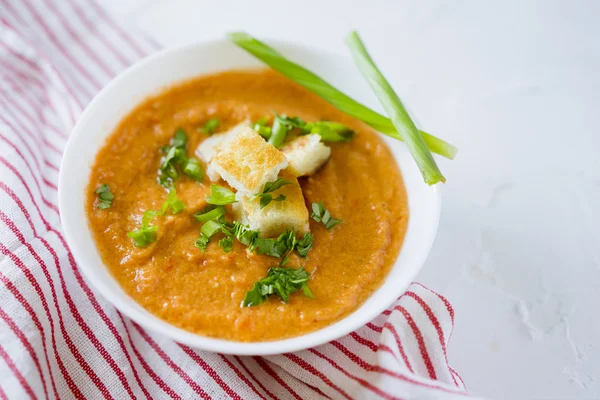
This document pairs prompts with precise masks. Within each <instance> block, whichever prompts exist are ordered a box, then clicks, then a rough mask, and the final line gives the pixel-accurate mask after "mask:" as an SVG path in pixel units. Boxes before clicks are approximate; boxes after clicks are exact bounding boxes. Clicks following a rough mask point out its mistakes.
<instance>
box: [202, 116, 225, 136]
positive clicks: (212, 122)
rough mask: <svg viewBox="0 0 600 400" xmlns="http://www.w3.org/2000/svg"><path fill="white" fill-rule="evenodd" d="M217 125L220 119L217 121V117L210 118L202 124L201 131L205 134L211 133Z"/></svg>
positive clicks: (219, 123)
mask: <svg viewBox="0 0 600 400" xmlns="http://www.w3.org/2000/svg"><path fill="white" fill-rule="evenodd" d="M219 125H221V121H219V119H218V118H211V119H209V120H208V121H206V123H205V124H204V127H203V128H202V132H204V133H206V134H207V135H212V134H213V133H214V132H215V129H217V128H218V127H219Z"/></svg>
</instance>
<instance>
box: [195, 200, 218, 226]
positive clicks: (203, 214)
mask: <svg viewBox="0 0 600 400" xmlns="http://www.w3.org/2000/svg"><path fill="white" fill-rule="evenodd" d="M222 215H225V207H223V206H215V205H213V204H211V205H208V206H206V207H204V208H203V209H202V210H200V211H198V212H197V213H195V214H194V218H196V221H198V222H206V221H210V220H213V219H217V218H219V217H220V216H222Z"/></svg>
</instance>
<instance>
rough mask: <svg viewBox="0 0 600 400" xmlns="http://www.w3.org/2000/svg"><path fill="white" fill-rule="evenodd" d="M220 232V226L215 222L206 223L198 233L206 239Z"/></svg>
mask: <svg viewBox="0 0 600 400" xmlns="http://www.w3.org/2000/svg"><path fill="white" fill-rule="evenodd" d="M220 230H221V224H219V223H218V222H216V221H212V220H211V221H206V222H205V223H204V225H202V229H201V230H200V233H202V234H203V235H204V236H206V237H207V238H209V239H210V238H211V237H213V236H214V235H215V234H216V233H218V232H219V231H220Z"/></svg>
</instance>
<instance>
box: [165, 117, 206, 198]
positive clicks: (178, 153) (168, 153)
mask: <svg viewBox="0 0 600 400" xmlns="http://www.w3.org/2000/svg"><path fill="white" fill-rule="evenodd" d="M187 142H188V138H187V134H186V133H185V131H184V130H183V129H181V128H178V129H177V131H176V132H175V136H173V138H172V139H171V142H170V143H169V145H168V146H163V147H162V149H161V150H162V152H163V153H165V156H164V157H163V158H162V160H161V162H160V169H159V171H158V182H159V183H160V184H161V185H163V186H165V187H169V186H171V185H172V184H173V182H174V181H175V180H177V179H178V178H179V171H178V169H181V172H182V173H183V174H185V175H187V176H189V177H191V178H193V179H194V180H196V181H201V180H203V179H204V170H203V169H202V167H201V166H200V163H199V162H198V160H197V159H195V158H188V157H187V156H186V153H185V148H186V146H187Z"/></svg>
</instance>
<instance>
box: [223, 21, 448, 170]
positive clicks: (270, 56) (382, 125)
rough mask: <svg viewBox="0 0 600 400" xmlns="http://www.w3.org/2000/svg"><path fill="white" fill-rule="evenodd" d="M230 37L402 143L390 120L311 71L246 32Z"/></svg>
mask: <svg viewBox="0 0 600 400" xmlns="http://www.w3.org/2000/svg"><path fill="white" fill-rule="evenodd" d="M228 36H229V39H230V40H231V41H233V42H234V43H235V44H236V45H238V46H240V47H241V48H243V49H244V50H246V51H247V52H249V53H250V54H252V55H253V56H255V57H256V58H258V59H259V60H261V61H262V62H264V63H265V64H267V65H268V66H270V67H271V68H273V69H274V70H276V71H278V72H280V73H281V74H283V75H284V76H286V77H288V78H289V79H291V80H292V81H294V82H296V83H297V84H299V85H301V86H303V87H305V88H306V89H308V90H310V91H312V92H314V93H316V94H317V95H318V96H320V97H321V98H323V99H324V100H326V101H327V102H329V103H331V104H333V105H334V106H335V107H336V108H338V109H339V110H340V111H342V112H344V113H346V114H348V115H350V116H352V117H354V118H357V119H359V120H361V121H363V122H365V123H366V124H368V125H370V126H371V127H373V128H375V129H376V130H378V131H379V132H381V133H383V134H386V135H388V136H391V137H393V138H395V139H399V140H403V137H402V136H401V135H400V134H399V133H398V132H397V131H396V128H395V126H394V124H393V123H392V121H390V119H388V118H386V117H385V116H383V115H381V114H379V113H377V112H375V111H373V110H371V109H369V108H368V107H366V106H364V105H362V104H360V103H358V102H357V101H355V100H353V99H351V98H350V97H348V96H347V95H345V94H344V93H342V92H340V91H339V90H338V89H336V88H335V87H333V86H331V85H330V84H329V83H327V82H325V81H324V80H323V79H321V78H320V77H318V76H317V75H315V74H314V73H312V72H311V71H309V70H307V69H305V68H303V67H301V66H300V65H298V64H296V63H293V62H291V61H290V60H288V59H287V58H285V57H284V56H282V55H281V54H280V53H279V52H278V51H277V50H275V49H273V48H271V47H269V46H267V45H266V44H264V43H262V42H260V41H259V40H256V39H254V38H253V37H252V36H250V35H248V34H247V33H245V32H233V33H229V34H228ZM421 134H422V135H423V139H424V141H425V143H427V146H428V147H429V149H430V150H431V151H433V152H434V153H437V154H440V155H441V156H443V157H446V158H449V159H453V158H454V157H455V156H456V153H457V151H458V150H457V149H456V147H454V146H452V145H451V144H449V143H447V142H445V141H443V140H442V139H439V138H437V137H435V136H432V135H429V134H428V133H425V132H421Z"/></svg>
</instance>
